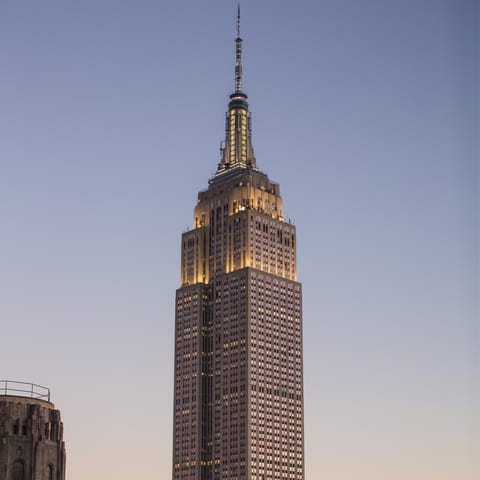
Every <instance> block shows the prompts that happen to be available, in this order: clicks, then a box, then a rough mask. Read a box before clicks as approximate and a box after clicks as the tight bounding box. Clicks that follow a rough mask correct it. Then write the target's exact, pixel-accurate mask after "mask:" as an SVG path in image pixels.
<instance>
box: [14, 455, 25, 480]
mask: <svg viewBox="0 0 480 480" xmlns="http://www.w3.org/2000/svg"><path fill="white" fill-rule="evenodd" d="M13 480H25V464H24V463H23V460H15V463H14V464H13Z"/></svg>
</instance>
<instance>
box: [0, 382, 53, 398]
mask: <svg viewBox="0 0 480 480" xmlns="http://www.w3.org/2000/svg"><path fill="white" fill-rule="evenodd" d="M2 395H15V396H19V397H28V398H35V399H37V400H46V401H47V402H49V401H50V389H49V388H47V387H42V386H41V385H37V384H36V383H27V382H16V381H14V380H0V396H2Z"/></svg>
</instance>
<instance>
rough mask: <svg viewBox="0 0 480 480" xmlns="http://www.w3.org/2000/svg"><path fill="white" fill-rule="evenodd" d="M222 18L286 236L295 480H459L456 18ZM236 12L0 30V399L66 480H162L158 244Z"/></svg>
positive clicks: (48, 11) (167, 334) (172, 231)
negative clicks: (298, 319)
mask: <svg viewBox="0 0 480 480" xmlns="http://www.w3.org/2000/svg"><path fill="white" fill-rule="evenodd" d="M241 7H242V36H243V38H244V77H245V81H244V85H245V90H246V92H247V93H248V95H249V101H250V105H251V110H252V113H253V143H254V147H255V152H256V157H257V162H258V165H259V167H260V168H261V169H262V170H264V171H266V172H267V173H268V174H269V176H270V177H271V178H272V179H274V180H276V181H278V182H279V183H280V186H281V192H282V196H283V199H284V212H285V214H286V216H287V217H290V218H291V219H292V220H293V221H295V223H296V225H297V231H298V255H299V279H300V281H301V282H302V283H303V288H304V331H305V385H306V387H305V389H306V390H305V391H306V470H307V479H308V480H317V479H319V480H320V479H327V478H328V480H352V479H355V480H367V479H368V480H385V479H388V480H407V479H408V480H452V479H455V480H473V479H474V478H478V477H477V476H476V475H478V469H479V466H478V451H479V450H478V448H479V443H478V437H479V433H478V426H479V424H478V404H479V399H480V397H478V390H477V393H475V390H476V388H477V387H476V380H475V379H476V378H477V375H478V340H479V339H478V323H477V315H478V310H477V300H478V299H477V297H478V164H477V161H478V143H477V142H478V53H479V52H478V2H477V1H474V0H423V1H419V0H404V1H393V0H363V1H359V0H317V1H303V2H292V1H290V2H287V1H282V0H276V1H273V0H264V1H261V2H259V1H257V2H254V1H253V0H247V1H242V5H241ZM235 13H236V3H235V2H233V1H230V0H229V1H225V0H222V1H220V0H209V1H208V2H198V1H191V0H190V1H183V2H164V1H153V0H149V1H148V0H135V1H133V0H128V1H127V0H126V1H122V0H115V1H114V0H95V1H93V0H89V1H87V0H86V1H82V2H61V1H53V0H52V1H48V2H34V1H30V2H29V1H25V2H2V3H1V5H0V58H1V61H0V74H1V77H0V78H1V87H0V106H1V110H0V111H1V114H0V138H1V141H0V218H1V223H0V247H1V248H0V265H1V268H0V292H1V293H0V319H1V334H0V338H1V344H2V347H1V349H0V365H1V369H0V372H1V373H0V377H1V378H8V379H16V380H25V381H34V382H37V383H40V384H45V385H47V386H49V387H51V388H52V394H53V401H54V402H55V403H56V405H57V407H58V408H60V409H61V410H62V414H63V419H64V422H65V439H66V442H67V450H68V459H67V472H68V479H69V480H84V479H87V478H88V479H89V480H97V479H98V480H100V479H105V478H115V479H116V480H127V479H131V478H140V477H141V478H148V479H166V478H169V476H170V471H171V441H172V440H171V431H172V418H171V410H172V377H173V331H174V295H175V289H176V288H177V287H178V279H179V272H180V253H179V252H180V234H181V232H182V230H184V229H185V228H186V227H189V226H190V225H191V221H192V211H193V206H194V205H195V202H196V195H197V192H198V190H200V189H203V188H205V187H206V186H207V181H208V178H209V177H210V175H211V174H212V173H213V172H214V170H215V168H216V165H217V163H218V160H219V152H218V146H219V142H220V140H222V137H223V132H224V112H225V110H226V106H227V101H228V94H229V93H230V92H231V90H232V89H233V63H234V42H233V39H234V36H235V31H234V28H235ZM475 395H477V397H475ZM475 414H477V423H475V422H474V416H475ZM475 442H476V443H475ZM474 449H476V451H475V452H474ZM474 454H476V456H477V460H476V461H477V464H475V463H474V462H475V459H474ZM475 469H477V470H476V472H475Z"/></svg>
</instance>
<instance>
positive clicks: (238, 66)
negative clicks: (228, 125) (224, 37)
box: [235, 4, 242, 93]
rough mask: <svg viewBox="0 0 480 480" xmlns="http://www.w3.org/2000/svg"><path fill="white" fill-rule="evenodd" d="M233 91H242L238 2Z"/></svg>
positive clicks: (238, 9)
mask: <svg viewBox="0 0 480 480" xmlns="http://www.w3.org/2000/svg"><path fill="white" fill-rule="evenodd" d="M235 46H236V58H235V93H241V92H242V39H241V38H240V4H238V8H237V38H236V39H235Z"/></svg>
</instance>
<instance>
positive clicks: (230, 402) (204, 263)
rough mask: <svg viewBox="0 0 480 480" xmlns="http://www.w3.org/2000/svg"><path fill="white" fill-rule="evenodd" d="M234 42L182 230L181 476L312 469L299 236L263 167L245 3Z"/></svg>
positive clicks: (300, 473)
mask: <svg viewBox="0 0 480 480" xmlns="http://www.w3.org/2000/svg"><path fill="white" fill-rule="evenodd" d="M235 44H236V62H235V91H234V93H232V94H231V95H230V102H229V104H228V112H227V114H226V132H225V142H224V143H223V144H222V151H221V158H220V163H219V164H218V168H217V171H216V173H215V175H214V176H213V177H212V178H211V179H210V180H209V182H208V188H207V189H206V190H204V191H201V192H200V193H199V194H198V201H197V204H196V206H195V211H194V219H193V228H192V229H191V230H189V231H187V232H185V233H183V235H182V247H181V252H182V253H181V284H180V288H179V289H178V290H177V292H176V306H175V380H174V381H175V385H174V421H173V479H174V480H187V479H188V480H226V479H230V480H234V479H235V480H304V433H303V430H304V419H303V364H302V361H303V358H302V357H303V354H302V290H301V285H300V283H298V282H297V264H296V245H297V237H296V231H295V226H294V225H292V224H290V223H289V222H286V221H285V220H284V217H283V205H282V199H281V197H280V188H279V185H278V184H277V183H274V182H272V181H271V180H270V179H269V178H268V176H267V175H266V174H265V173H264V172H262V171H261V170H260V169H259V168H258V167H257V162H256V159H255V155H254V150H253V146H252V126H251V124H252V122H251V115H250V112H249V108H248V103H247V95H246V94H245V93H244V91H243V88H242V39H241V38H240V15H238V19H237V38H236V40H235Z"/></svg>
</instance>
